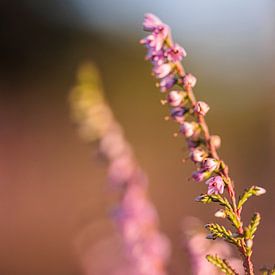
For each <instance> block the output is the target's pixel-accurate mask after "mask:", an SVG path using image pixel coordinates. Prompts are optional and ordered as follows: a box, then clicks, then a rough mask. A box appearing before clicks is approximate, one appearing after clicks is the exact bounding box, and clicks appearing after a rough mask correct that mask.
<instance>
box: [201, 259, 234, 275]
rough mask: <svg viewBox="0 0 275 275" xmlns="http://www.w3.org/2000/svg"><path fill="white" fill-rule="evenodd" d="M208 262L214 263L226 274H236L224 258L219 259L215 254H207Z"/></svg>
mask: <svg viewBox="0 0 275 275" xmlns="http://www.w3.org/2000/svg"><path fill="white" fill-rule="evenodd" d="M206 259H207V260H208V262H210V263H212V264H213V265H215V266H216V267H217V268H218V269H219V270H220V271H222V272H223V273H225V274H228V275H238V273H237V272H236V271H235V270H234V269H233V268H232V267H231V266H230V265H229V263H228V262H227V261H226V260H225V259H221V258H220V257H218V256H217V255H215V256H213V255H207V256H206Z"/></svg>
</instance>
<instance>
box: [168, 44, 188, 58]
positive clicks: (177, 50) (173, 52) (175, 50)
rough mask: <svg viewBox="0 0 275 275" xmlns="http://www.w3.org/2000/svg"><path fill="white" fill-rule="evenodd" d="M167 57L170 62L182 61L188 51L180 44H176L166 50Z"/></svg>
mask: <svg viewBox="0 0 275 275" xmlns="http://www.w3.org/2000/svg"><path fill="white" fill-rule="evenodd" d="M166 56H167V59H168V60H169V61H170V62H178V61H181V60H182V58H183V57H185V56H186V51H185V50H184V48H182V47H181V46H180V45H178V44H175V45H173V46H172V47H171V48H169V49H168V51H167V52H166Z"/></svg>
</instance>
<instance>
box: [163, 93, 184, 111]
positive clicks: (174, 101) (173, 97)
mask: <svg viewBox="0 0 275 275" xmlns="http://www.w3.org/2000/svg"><path fill="white" fill-rule="evenodd" d="M183 97H184V95H183V93H181V92H179V91H171V92H170V93H169V94H168V95H167V101H168V103H169V104H170V105H171V106H173V107H177V106H179V105H180V104H181V103H182V99H183Z"/></svg>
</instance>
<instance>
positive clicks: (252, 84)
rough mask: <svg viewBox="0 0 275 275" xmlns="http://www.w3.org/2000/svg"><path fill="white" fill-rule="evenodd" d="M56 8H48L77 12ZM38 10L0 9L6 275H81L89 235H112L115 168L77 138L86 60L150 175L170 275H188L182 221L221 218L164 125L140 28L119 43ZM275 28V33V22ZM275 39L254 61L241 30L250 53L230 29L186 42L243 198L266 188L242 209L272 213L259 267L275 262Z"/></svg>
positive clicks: (0, 235) (0, 240)
mask: <svg viewBox="0 0 275 275" xmlns="http://www.w3.org/2000/svg"><path fill="white" fill-rule="evenodd" d="M263 2H264V3H265V4H266V3H269V2H268V1H263ZM26 3H27V1H26ZM29 3H32V2H31V1H29ZM110 3H113V2H110ZM50 4H51V5H52V6H51V7H52V9H51V10H50V11H53V10H55V9H57V8H59V9H60V10H62V9H65V10H66V8H68V7H66V6H64V5H59V6H58V7H57V6H55V4H56V3H55V2H54V1H52V2H51V1H49V6H50ZM110 5H111V4H110ZM30 7H31V5H27V4H24V1H22V2H21V1H12V3H10V1H2V2H1V4H0V22H1V30H0V33H1V37H0V41H1V42H0V66H1V74H0V92H1V97H0V125H1V126H0V138H1V143H0V217H1V218H0V221H1V222H0V247H1V248H0V274H1V275H63V274H64V275H65V274H66V275H67V274H68V275H70V274H82V271H81V265H80V262H79V257H77V254H76V252H75V247H76V244H77V243H78V240H79V236H80V235H81V232H83V230H85V228H87V227H89V228H91V230H90V233H89V234H90V239H92V240H93V239H97V240H98V239H101V238H104V237H106V236H107V235H108V234H109V233H110V232H111V231H110V230H111V229H109V226H107V225H106V226H105V224H107V221H108V211H109V210H110V199H109V197H110V194H109V193H108V191H107V189H106V186H105V169H106V167H105V165H104V164H103V163H100V162H97V160H96V157H95V147H93V146H89V145H85V144H83V143H82V142H81V140H80V139H79V138H78V136H77V133H76V131H75V129H74V127H73V126H72V124H71V121H70V117H69V108H68V104H67V95H68V91H69V90H70V88H71V87H72V85H73V83H74V73H75V70H76V68H77V66H78V65H79V64H80V63H81V62H82V61H85V60H87V59H92V60H94V61H95V62H96V63H97V64H98V66H99V69H100V71H101V73H102V76H103V81H104V86H105V90H106V94H107V97H108V99H109V102H110V104H111V106H112V107H113V110H114V112H115V114H116V116H117V118H118V119H119V121H120V122H121V123H122V125H123V126H124V128H125V131H126V134H127V137H128V138H129V140H130V141H131V143H132V144H133V146H134V148H135V150H136V154H137V156H138V159H139V160H140V163H141V164H142V166H143V167H144V169H145V170H146V171H147V172H148V175H149V177H150V182H151V186H150V193H151V197H152V200H153V201H154V203H155V204H156V206H157V208H158V210H159V214H160V217H161V224H162V229H163V231H165V232H166V233H167V235H168V236H169V237H170V238H171V239H172V242H173V260H172V261H171V265H170V267H169V269H170V274H186V272H184V270H186V267H187V266H188V263H187V260H186V255H185V254H184V252H183V251H182V250H181V244H180V225H181V220H182V218H183V217H185V216H190V215H196V216H198V217H200V218H201V219H203V220H204V221H205V222H207V221H211V220H213V216H212V215H213V211H214V207H211V206H203V205H199V204H196V203H195V202H194V201H193V199H194V198H195V197H196V196H197V195H198V194H199V193H200V192H202V191H203V190H204V189H205V188H204V186H202V185H201V184H195V183H193V182H191V181H188V180H187V178H188V177H189V176H190V174H191V171H192V165H191V164H190V163H187V164H184V165H183V164H181V162H180V159H181V158H182V157H183V156H184V155H185V154H186V152H185V150H184V146H183V142H182V140H180V139H174V138H173V137H172V133H173V131H174V130H175V127H174V126H175V125H173V123H168V122H164V121H163V119H162V117H164V115H165V114H166V108H163V107H161V106H160V104H159V99H160V95H159V93H158V91H157V89H155V88H154V80H153V79H152V78H151V77H150V65H149V64H146V63H145V62H144V61H143V55H144V50H143V49H142V48H141V47H140V46H139V45H138V43H137V40H138V36H139V35H140V34H141V33H140V31H139V28H140V26H138V24H140V22H136V24H137V25H136V26H134V27H133V28H132V29H131V27H130V26H129V30H128V29H127V30H128V32H129V33H130V32H132V33H134V35H133V36H130V35H128V36H127V35H121V33H120V37H121V38H116V36H115V35H114V33H110V34H109V35H108V34H105V35H101V34H100V31H99V29H93V28H90V29H89V30H85V31H84V30H83V29H81V28H74V27H73V24H72V25H71V26H69V27H68V25H62V24H59V25H58V24H55V23H53V22H52V21H51V13H50V11H47V12H48V14H47V13H46V14H47V15H48V17H47V16H46V17H42V16H40V15H39V14H37V13H35V12H34V10H32V9H31V8H30ZM69 7H70V8H71V9H72V11H73V7H71V6H69ZM248 8H249V5H248ZM271 8H274V7H273V6H271ZM221 12H223V11H221ZM242 12H243V13H244V15H245V12H246V11H245V9H244V10H243V11H242ZM55 15H56V14H55ZM224 16H227V15H226V12H224ZM228 16H229V15H228ZM139 19H140V21H141V20H142V13H141V14H139ZM194 20H195V19H194ZM258 20H259V19H258ZM266 26H267V29H268V28H269V27H270V28H271V29H272V30H273V31H274V28H273V27H274V24H273V25H272V22H269V21H268V20H267V22H266ZM117 28H118V27H117ZM117 28H116V29H117ZM225 28H226V25H225ZM247 29H248V30H250V29H249V27H247ZM189 31H190V30H189ZM252 31H253V30H251V32H252ZM257 31H259V30H255V32H256V33H255V35H256V36H257ZM135 32H136V33H135ZM176 34H177V35H179V31H178V32H176ZM272 34H273V32H272V31H270V33H268V34H267V35H266V36H264V37H263V38H262V39H263V45H264V46H263V48H264V49H265V51H264V52H262V53H259V55H260V54H262V58H261V57H260V56H259V55H258V56H255V55H254V54H255V52H258V51H259V50H258V49H257V47H256V46H257V45H258V44H257V43H256V44H254V42H255V41H254V40H255V36H254V40H253V39H252V40H250V37H253V35H251V34H250V33H249V32H247V39H246V36H245V35H246V32H244V33H242V37H243V40H244V42H242V43H241V46H240V45H238V43H237V42H236V43H233V42H232V41H231V42H232V44H231V45H230V44H229V45H227V47H222V45H224V44H223V43H221V41H223V39H225V40H226V39H227V33H224V34H223V32H220V33H219V37H217V36H215V35H212V36H210V37H208V38H206V37H205V34H204V36H203V37H204V38H203V39H205V41H204V40H203V39H202V40H201V41H198V37H196V36H195V37H194V40H191V41H190V39H191V38H189V39H188V41H187V42H186V43H187V50H188V59H187V61H186V63H185V64H186V66H187V67H188V68H189V71H192V72H193V73H194V74H195V75H196V76H198V78H199V82H198V85H197V88H196V93H197V95H198V96H200V98H202V99H204V100H206V101H207V102H208V103H209V104H210V106H211V107H212V109H211V112H210V113H209V116H208V121H209V124H210V126H211V129H212V132H213V133H217V134H220V135H221V136H222V149H221V154H222V156H223V157H224V159H225V160H226V161H227V163H228V164H229V165H230V168H231V171H232V172H231V174H232V176H233V177H234V179H235V181H236V183H237V189H238V191H241V190H242V189H243V188H245V187H246V186H249V185H253V184H257V185H260V186H263V187H265V188H266V189H268V193H267V195H265V196H264V197H261V198H256V199H253V200H251V201H250V202H249V203H248V204H247V209H246V211H245V212H244V214H245V216H246V217H247V218H248V217H250V215H251V214H252V212H253V211H259V212H261V213H262V217H263V223H262V225H261V227H260V228H259V232H258V235H257V237H256V240H255V241H256V243H255V251H256V252H255V255H254V258H255V262H256V266H257V268H258V267H259V266H261V265H262V263H267V264H268V265H271V264H273V263H274V261H275V255H274V253H273V251H274V247H275V233H274V232H275V222H274V211H275V209H274V196H275V188H274V183H275V182H274V180H275V176H274V170H275V169H274V167H275V161H274V157H275V145H274V137H275V129H274V127H275V126H274V115H275V111H274V109H275V102H274V88H275V82H274V74H275V69H274V68H275V67H274V61H275V55H274V44H272V41H275V39H274V37H273V36H272ZM197 35H198V34H197ZM221 35H224V36H221ZM230 35H231V39H232V36H233V37H234V33H233V34H232V33H231V34H230ZM183 36H184V35H183ZM238 37H239V36H237V33H236V39H238ZM265 38H266V40H265ZM206 39H207V40H211V41H212V43H213V45H221V48H220V49H219V51H218V50H217V51H216V52H215V50H213V49H212V50H211V48H209V45H208V44H207V42H206ZM215 39H216V41H217V43H216V44H215ZM204 42H205V43H206V44H205V45H208V46H204ZM258 42H259V41H258ZM260 42H261V41H260ZM219 43H220V44H219ZM245 45H247V47H245ZM255 45H256V46H255ZM239 46H240V47H239ZM233 53H234V54H233ZM215 54H217V57H216V59H215ZM209 55H210V57H211V56H212V57H213V60H211V59H210V57H209ZM98 224H102V226H98ZM93 225H95V226H93ZM98 228H100V232H99V231H98V230H99V229H98ZM103 228H104V229H103ZM96 275H98V274H96ZM99 275H100V274H99Z"/></svg>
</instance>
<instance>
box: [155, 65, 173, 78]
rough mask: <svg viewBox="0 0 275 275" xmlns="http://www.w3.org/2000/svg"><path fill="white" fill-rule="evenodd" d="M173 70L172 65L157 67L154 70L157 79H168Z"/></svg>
mask: <svg viewBox="0 0 275 275" xmlns="http://www.w3.org/2000/svg"><path fill="white" fill-rule="evenodd" d="M171 70H172V66H171V64H170V63H166V64H161V65H156V66H155V67H154V69H153V71H154V73H155V75H156V77H157V78H164V77H166V76H167V75H168V74H169V73H170V72H171Z"/></svg>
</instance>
